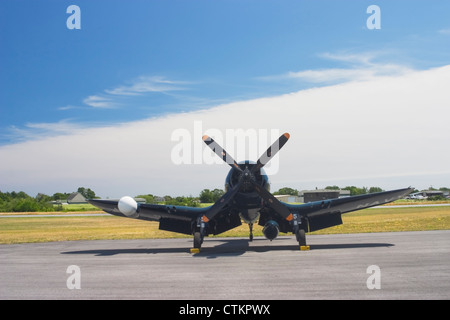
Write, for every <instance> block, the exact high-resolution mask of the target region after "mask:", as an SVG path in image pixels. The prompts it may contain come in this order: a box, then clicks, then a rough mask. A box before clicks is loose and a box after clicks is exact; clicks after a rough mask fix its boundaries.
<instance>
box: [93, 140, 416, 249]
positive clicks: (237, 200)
mask: <svg viewBox="0 0 450 320" xmlns="http://www.w3.org/2000/svg"><path fill="white" fill-rule="evenodd" d="M289 137H290V136H289V134H288V133H285V134H283V135H281V136H280V138H279V139H278V140H277V141H275V142H274V143H273V144H272V145H271V146H270V147H269V148H268V149H267V151H266V152H265V153H264V154H263V155H262V156H261V157H260V158H259V159H258V161H257V162H251V161H243V162H240V163H237V162H236V161H235V160H234V159H233V158H232V157H231V156H230V155H229V154H228V153H227V152H226V151H225V150H224V149H223V148H222V147H221V146H220V145H219V144H217V142H215V141H214V140H213V139H212V138H210V137H208V136H206V135H205V136H203V141H204V142H205V143H206V145H207V146H209V147H210V148H211V149H212V150H213V151H214V152H215V153H216V154H217V155H218V156H219V157H221V158H222V159H223V160H224V161H225V162H226V163H227V164H228V165H230V166H231V170H230V172H229V173H228V175H227V177H226V180H225V191H226V192H225V194H224V195H223V196H222V197H221V198H220V199H219V200H218V201H217V202H216V203H214V204H213V205H212V206H209V207H205V208H195V207H186V206H170V205H158V204H138V203H137V202H136V201H135V200H134V199H133V198H131V197H128V196H126V197H122V198H121V199H120V200H118V201H116V200H97V199H96V200H89V202H90V203H91V204H93V205H95V206H97V207H99V208H100V209H102V210H104V211H105V212H107V213H110V214H113V215H116V216H120V217H128V218H134V219H141V220H148V221H159V229H160V230H166V231H172V232H178V233H183V234H188V235H193V236H194V248H197V249H200V247H201V245H202V243H203V239H204V237H206V236H208V235H210V234H214V235H216V234H220V233H222V232H225V231H227V230H230V229H233V228H235V227H237V226H240V225H241V224H242V221H243V222H245V223H247V224H248V225H249V232H250V241H251V240H253V231H252V230H253V224H254V223H258V224H259V225H260V226H263V233H264V236H265V237H266V238H267V239H269V240H273V239H275V238H276V237H277V236H278V233H279V232H285V233H289V232H292V233H293V234H295V236H296V238H297V241H298V242H299V245H300V248H302V247H306V236H305V234H306V233H307V232H312V231H316V230H320V229H324V228H328V227H332V226H336V225H339V224H342V218H341V215H342V214H343V213H346V212H350V211H355V210H360V209H364V208H369V207H373V206H377V205H380V204H384V203H388V202H391V201H394V200H397V199H400V198H402V197H404V196H406V195H407V194H409V193H411V192H412V191H413V189H412V188H405V189H398V190H392V191H385V192H379V193H372V194H365V195H359V196H352V197H346V198H337V199H329V200H323V201H316V202H310V203H305V204H298V205H294V204H288V203H284V202H280V201H279V200H278V199H277V198H275V197H274V196H273V195H272V194H271V193H270V191H269V179H268V177H267V175H266V174H265V172H264V169H263V167H264V165H266V164H267V163H268V162H269V161H270V159H272V158H273V157H274V156H275V154H276V153H277V152H278V151H279V150H280V149H281V148H282V147H283V146H284V144H285V143H286V142H287V141H288V139H289Z"/></svg>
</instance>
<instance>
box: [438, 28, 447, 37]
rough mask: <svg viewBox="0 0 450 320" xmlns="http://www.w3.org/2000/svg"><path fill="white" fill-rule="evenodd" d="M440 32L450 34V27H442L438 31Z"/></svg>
mask: <svg viewBox="0 0 450 320" xmlns="http://www.w3.org/2000/svg"><path fill="white" fill-rule="evenodd" d="M438 33H440V34H443V35H447V36H448V35H450V28H448V29H441V30H439V31H438Z"/></svg>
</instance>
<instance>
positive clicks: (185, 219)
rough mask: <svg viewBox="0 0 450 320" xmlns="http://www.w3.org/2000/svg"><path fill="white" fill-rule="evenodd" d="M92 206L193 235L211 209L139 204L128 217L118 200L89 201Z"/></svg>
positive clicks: (164, 228) (167, 229) (120, 215)
mask: <svg viewBox="0 0 450 320" xmlns="http://www.w3.org/2000/svg"><path fill="white" fill-rule="evenodd" d="M88 201H89V203H90V204H92V205H94V206H96V207H98V208H100V209H102V210H103V211H105V212H107V213H109V214H112V215H115V216H119V217H127V218H135V219H139V220H146V221H159V229H161V230H166V231H172V232H179V233H184V234H189V235H191V234H192V225H193V224H194V223H196V220H197V217H198V216H200V215H202V214H204V213H206V212H207V211H208V209H209V207H206V208H196V207H184V206H168V205H158V204H138V209H137V211H136V214H134V215H133V216H127V215H125V214H123V213H122V212H121V211H120V210H119V207H118V203H119V201H118V200H97V199H95V200H94V199H93V200H88Z"/></svg>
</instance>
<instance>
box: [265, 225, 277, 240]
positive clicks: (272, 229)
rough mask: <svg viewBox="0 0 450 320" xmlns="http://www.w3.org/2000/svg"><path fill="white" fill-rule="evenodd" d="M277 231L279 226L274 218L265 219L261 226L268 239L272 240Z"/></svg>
mask: <svg viewBox="0 0 450 320" xmlns="http://www.w3.org/2000/svg"><path fill="white" fill-rule="evenodd" d="M279 231H280V226H279V225H278V223H277V222H276V221H274V220H269V221H267V222H266V224H265V225H264V228H263V233H264V236H265V237H266V238H267V239H269V240H270V241H272V240H273V239H275V238H276V237H277V236H278V233H279Z"/></svg>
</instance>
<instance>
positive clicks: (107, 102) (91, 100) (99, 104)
mask: <svg viewBox="0 0 450 320" xmlns="http://www.w3.org/2000/svg"><path fill="white" fill-rule="evenodd" d="M83 103H85V104H87V105H88V106H91V107H94V108H106V109H109V108H114V107H115V106H116V103H114V101H112V100H111V99H110V98H106V97H102V96H96V95H94V96H89V97H87V98H86V99H84V100H83Z"/></svg>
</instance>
